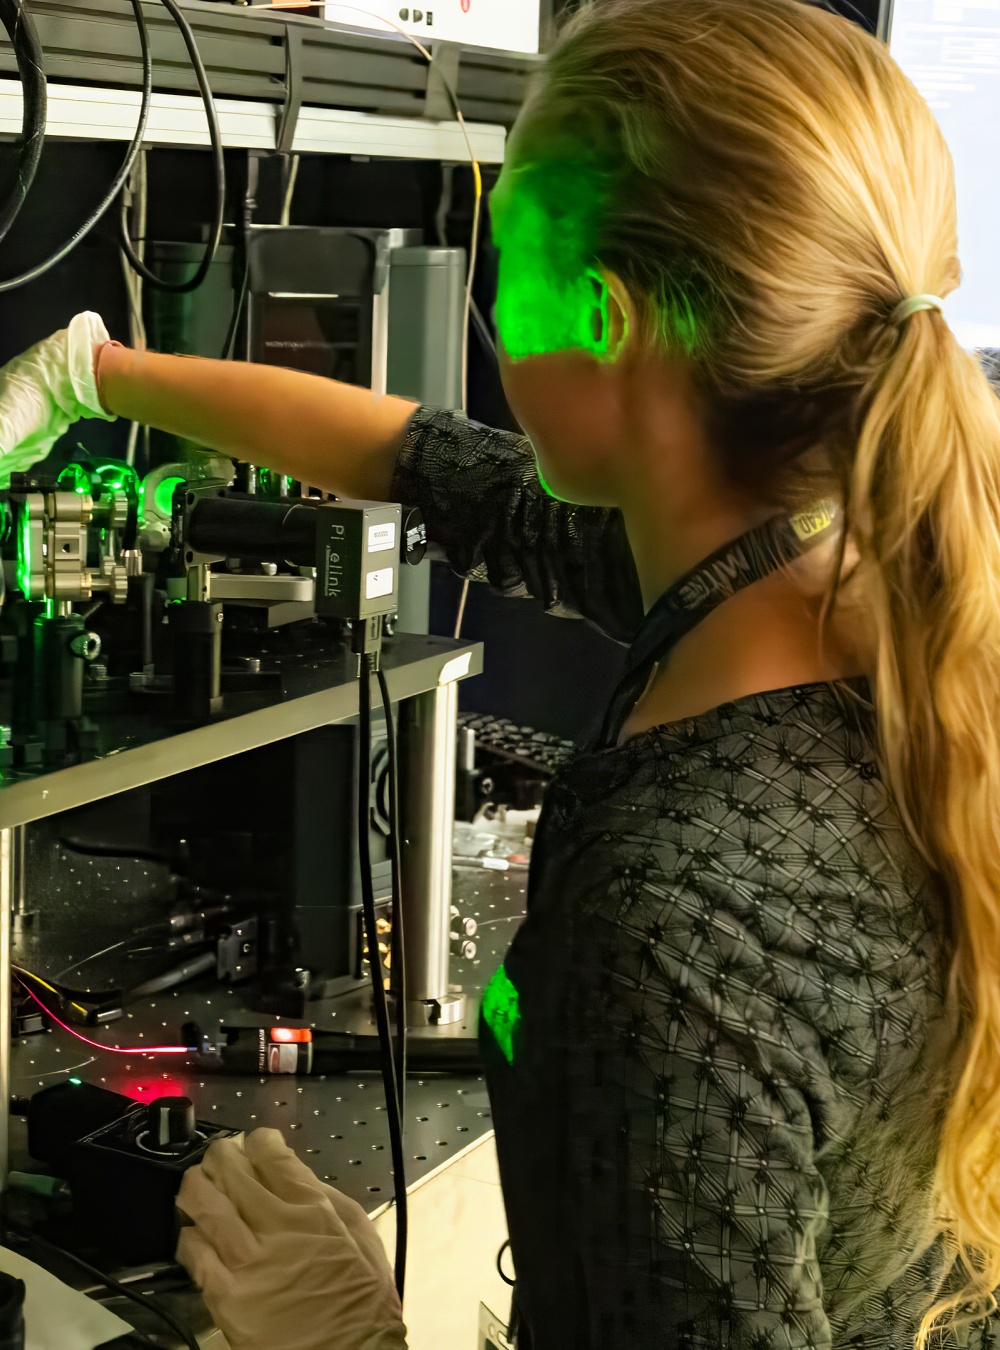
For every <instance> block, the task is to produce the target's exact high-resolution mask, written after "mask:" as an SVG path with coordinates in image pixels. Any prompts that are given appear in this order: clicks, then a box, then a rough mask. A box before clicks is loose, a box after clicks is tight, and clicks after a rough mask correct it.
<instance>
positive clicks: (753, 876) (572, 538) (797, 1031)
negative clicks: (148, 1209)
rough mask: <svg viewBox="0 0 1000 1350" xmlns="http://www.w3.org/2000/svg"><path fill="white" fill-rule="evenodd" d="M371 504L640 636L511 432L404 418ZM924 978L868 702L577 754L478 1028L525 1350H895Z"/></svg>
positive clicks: (924, 1041)
mask: <svg viewBox="0 0 1000 1350" xmlns="http://www.w3.org/2000/svg"><path fill="white" fill-rule="evenodd" d="M394 495H395V496H396V497H397V499H399V500H402V501H403V502H405V503H406V504H416V505H420V506H421V507H422V508H423V510H424V512H425V515H426V517H427V521H428V526H429V534H430V537H431V538H432V539H434V540H435V541H436V542H437V543H439V544H440V545H441V546H442V547H443V548H444V549H445V551H446V553H447V556H448V558H449V560H450V561H451V563H452V565H453V566H454V567H455V568H456V569H457V570H459V571H460V572H464V573H466V574H470V575H472V576H476V577H481V578H484V579H487V580H489V581H490V582H491V583H492V584H493V585H495V586H497V587H498V588H499V589H501V590H502V591H505V592H507V593H510V594H524V593H529V594H532V595H534V596H536V597H537V598H539V599H540V600H541V601H542V602H543V603H544V604H545V605H546V606H547V607H548V608H549V609H553V610H555V609H558V610H559V611H561V612H564V613H565V612H575V613H579V614H582V615H585V616H586V617H587V618H589V619H590V620H591V621H592V622H594V623H596V624H598V625H599V626H601V627H602V628H604V629H605V631H607V632H608V633H610V634H611V635H612V636H614V637H616V638H618V639H619V640H627V639H628V638H629V636H630V635H631V634H632V633H633V632H634V631H635V628H636V627H637V625H638V622H639V620H640V618H641V601H640V597H639V592H638V586H637V581H636V576H635V570H634V566H633V563H632V559H631V555H630V553H629V549H628V544H627V541H626V538H625V534H624V530H623V527H622V522H621V519H620V517H619V516H618V514H617V513H615V512H613V511H601V510H595V509H590V508H587V509H584V508H579V507H569V506H565V505H561V504H559V503H557V502H555V501H552V500H551V499H549V498H548V497H547V496H546V495H545V494H544V492H543V491H542V489H541V488H540V486H539V485H538V481H537V475H536V473H535V471H534V467H533V459H532V456H531V452H530V447H529V446H528V444H527V442H526V441H524V440H523V439H522V438H520V437H517V436H514V435H511V434H509V433H505V432H498V431H494V430H490V429H488V428H485V427H480V426H477V425H476V424H474V423H471V422H468V421H466V420H465V419H464V418H462V417H461V416H460V415H458V414H454V413H444V412H438V411H433V410H430V409H426V408H421V409H419V410H418V411H417V413H416V414H415V416H414V419H413V422H412V424H411V427H410V430H409V432H408V435H407V438H406V442H405V445H404V448H403V451H402V455H401V457H400V460H399V465H398V471H397V475H396V482H395V489H394ZM567 678H571V673H570V672H568V673H567ZM948 954H949V942H948V937H947V926H946V922H945V919H944V911H943V907H942V904H941V901H940V899H939V897H938V895H937V893H936V892H935V891H934V890H933V889H932V888H931V887H930V886H929V885H928V884H927V883H926V881H925V880H924V878H923V875H922V873H921V870H920V867H919V866H918V865H917V863H916V860H915V858H914V856H913V854H912V852H911V850H910V848H909V847H908V845H907V843H906V841H905V839H904V837H903V835H902V833H901V830H900V827H899V824H898V822H897V820H896V818H895V816H894V815H893V813H892V811H891V809H890V808H889V806H888V805H887V801H886V796H885V792H884V790H883V786H882V784H881V782H880V779H879V772H878V767H877V764H876V758H875V751H874V725H873V717H872V711H871V708H870V705H869V704H868V702H867V689H866V686H864V685H863V684H854V685H851V686H848V685H836V686H835V685H812V686H808V687H805V688H796V689H786V690H781V691H777V692H774V693H767V694H761V695H756V696H753V697H750V698H744V699H739V700H737V701H736V702H734V703H731V704H727V705H725V706H724V707H722V708H719V709H717V710H716V711H714V712H711V713H708V714H706V715H704V716H702V717H697V718H693V719H691V720H689V721H686V722H683V723H679V724H675V725H671V726H665V727H660V728H657V729H655V730H653V731H650V732H647V733H645V734H644V735H641V736H639V737H637V738H635V739H634V740H632V741H629V742H628V743H626V744H625V745H623V746H621V747H619V748H616V749H611V750H606V751H603V752H600V753H582V754H580V755H579V756H578V757H577V758H576V759H575V760H574V761H573V762H572V763H571V764H570V765H569V766H568V767H567V768H566V769H565V770H564V771H563V772H562V773H561V775H560V776H559V778H558V779H557V780H556V782H555V783H554V784H553V786H552V788H551V789H550V791H549V793H548V797H547V800H546V804H545V809H544V811H543V814H542V820H541V822H540V825H539V830H538V834H537V836H536V840H535V845H534V857H533V862H532V872H531V884H530V888H529V906H528V917H527V919H526V920H525V922H524V924H523V926H522V927H521V929H520V931H519V933H518V935H517V937H516V938H515V941H514V943H513V946H512V948H511V950H510V952H509V954H508V956H507V958H506V960H505V963H504V969H503V972H501V974H500V975H498V977H497V980H495V981H494V983H493V986H491V990H490V991H488V996H487V999H486V1001H485V1005H484V1006H485V1009H486V1017H485V1025H484V1028H483V1034H482V1040H483V1052H484V1058H485V1062H486V1066H487V1079H488V1084H489V1090H490V1096H491V1101H492V1106H493V1115H494V1120H495V1125H496V1138H497V1149H498V1154H499V1159H500V1170H501V1177H502V1181H503V1188H504V1199H505V1204H506V1208H507V1217H508V1224H509V1231H510V1238H511V1250H512V1255H513V1259H514V1264H515V1267H516V1272H517V1279H518V1290H517V1302H518V1305H519V1309H520V1316H521V1327H520V1331H519V1338H518V1346H519V1347H531V1350H555V1348H556V1347H563V1346H565V1347H574V1350H576V1347H580V1348H581V1350H638V1348H640V1347H647V1346H648V1347H657V1348H660V1347H662V1348H663V1350H667V1348H668V1347H691V1350H726V1348H727V1347H733V1348H734V1350H736V1348H737V1347H738V1348H739V1350H744V1348H745V1350H779V1347H780V1350H799V1348H801V1350H806V1348H807V1347H808V1348H809V1350H820V1348H821V1347H823V1348H824V1350H825V1348H826V1347H847V1346H855V1347H859V1348H863V1350H876V1348H878V1350H908V1348H909V1347H910V1346H912V1344H913V1338H914V1335H915V1332H916V1329H917V1324H918V1317H919V1313H920V1312H921V1311H923V1304H924V1302H925V1300H926V1296H927V1293H928V1292H929V1289H930V1281H931V1275H932V1273H934V1272H935V1271H936V1261H937V1258H938V1249H937V1247H934V1246H931V1247H929V1246H928V1243H927V1241H926V1238H924V1237H923V1233H924V1231H925V1227H926V1220H927V1217H928V1209H929V1185H930V1179H931V1174H932V1168H933V1163H934V1158H935V1153H936V1143H937V1138H938V1134H939V1130H940V1123H941V1118H942V1111H943V1107H944V1105H945V1103H946V1101H947V1097H948V1091H949V1088H950V1084H947V1083H945V1081H944V1079H945V1076H946V1075H945V1071H944V1070H943V1069H942V1068H940V1067H939V1068H938V1069H937V1070H936V1071H935V1070H934V1066H935V1065H941V1064H944V1063H949V1062H951V1061H950V1059H949V1056H948V1051H947V1046H948V1029H947V1022H946V1018H945V1017H944V990H945V981H946V975H947V966H948ZM995 1325H996V1323H995V1322H990V1323H988V1324H986V1325H985V1326H984V1324H982V1323H980V1324H978V1325H977V1326H976V1327H975V1328H974V1329H973V1331H972V1332H971V1333H965V1334H963V1335H962V1336H959V1337H956V1336H952V1337H951V1339H950V1340H946V1341H945V1342H943V1344H945V1345H955V1344H967V1345H969V1346H970V1347H973V1348H974V1350H978V1347H980V1346H987V1345H992V1344H993V1342H994V1328H995Z"/></svg>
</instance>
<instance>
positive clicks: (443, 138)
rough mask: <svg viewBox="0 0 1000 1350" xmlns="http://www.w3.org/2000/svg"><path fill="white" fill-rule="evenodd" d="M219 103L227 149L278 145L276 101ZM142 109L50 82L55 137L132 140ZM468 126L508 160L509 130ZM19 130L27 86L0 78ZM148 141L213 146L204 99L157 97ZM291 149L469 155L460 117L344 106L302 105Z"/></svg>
mask: <svg viewBox="0 0 1000 1350" xmlns="http://www.w3.org/2000/svg"><path fill="white" fill-rule="evenodd" d="M217 107H218V110H219V124H220V126H221V128H222V140H223V144H224V145H225V146H226V148H227V149H237V148H239V149H249V150H273V149H274V148H275V130H276V122H275V109H274V107H273V106H271V105H269V104H267V103H253V102H251V101H250V100H236V99H219V100H218V102H217ZM138 112H139V95H138V94H137V93H133V92H132V91H131V90H128V89H101V88H97V87H87V86H82V85H59V84H50V85H49V100H48V135H49V136H59V137H70V138H73V139H76V140H79V139H82V138H85V139H87V140H102V141H104V140H112V141H127V140H129V139H130V138H131V136H132V133H133V132H134V130H135V124H136V119H137V117H138ZM466 129H467V130H468V133H469V140H470V142H471V144H472V149H473V152H474V153H475V155H476V158H477V159H478V160H479V161H480V163H483V164H499V163H502V162H503V155H504V141H505V139H506V132H505V130H504V128H503V127H498V126H482V125H479V124H477V123H469V122H466ZM20 130H21V87H20V85H19V84H18V82H17V81H16V80H12V79H9V78H0V135H3V136H15V135H17V133H18V132H19V131H20ZM146 141H147V143H148V144H149V145H171V146H207V145H208V130H207V127H206V125H205V109H204V108H203V106H202V103H201V99H199V98H197V97H191V96H190V95H188V94H154V96H153V106H152V109H151V112H150V118H149V130H148V133H147V136H146ZM292 149H293V150H294V151H297V152H302V153H305V154H336V155H371V156H376V155H378V156H384V157H386V158H390V159H440V160H446V161H454V162H456V163H461V162H463V161H467V160H468V158H469V153H468V150H467V149H466V145H465V138H464V136H463V135H462V131H461V128H460V127H459V125H458V123H457V122H434V121H431V120H430V119H428V118H420V117H409V118H406V117H382V116H380V115H378V114H374V113H371V114H369V113H363V112H357V111H354V110H351V109H344V108H310V107H305V108H303V109H302V111H301V113H300V114H299V118H298V123H297V126H296V131H295V138H294V141H293V143H292Z"/></svg>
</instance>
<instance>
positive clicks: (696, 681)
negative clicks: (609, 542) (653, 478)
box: [621, 499, 870, 740]
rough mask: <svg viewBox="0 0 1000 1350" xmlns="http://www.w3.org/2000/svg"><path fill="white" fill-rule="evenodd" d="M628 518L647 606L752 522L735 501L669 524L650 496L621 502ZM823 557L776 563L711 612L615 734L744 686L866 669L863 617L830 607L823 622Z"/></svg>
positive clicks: (679, 714)
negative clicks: (784, 567)
mask: <svg viewBox="0 0 1000 1350" xmlns="http://www.w3.org/2000/svg"><path fill="white" fill-rule="evenodd" d="M647 500H648V499H647ZM688 519H689V520H690V519H692V518H691V517H689V518H688ZM625 521H626V528H627V531H628V535H629V541H630V544H631V545H632V549H633V556H634V558H635V562H636V568H637V571H638V574H639V581H640V585H641V587H642V594H643V601H644V604H645V607H646V609H647V610H648V609H649V608H650V606H651V605H652V604H653V603H654V602H655V601H656V600H657V599H658V598H659V596H660V595H662V594H663V592H664V591H665V590H667V589H668V588H669V586H670V585H671V584H672V583H673V582H674V581H676V580H677V578H678V577H679V576H681V575H683V573H684V572H685V571H687V570H689V569H690V568H691V567H693V566H696V565H697V563H698V562H700V561H701V560H702V559H703V558H705V557H706V556H707V555H708V554H710V553H711V552H713V551H714V550H715V549H716V548H718V547H720V546H721V545H722V544H724V543H727V542H729V541H730V540H732V539H735V538H737V537H738V536H739V535H740V534H742V533H744V532H745V531H746V530H747V529H749V528H751V526H752V525H753V524H756V523H758V522H757V521H756V520H752V519H749V518H747V517H746V516H743V517H742V518H741V517H740V515H739V514H738V513H737V512H736V511H735V510H734V511H733V512H731V513H729V514H727V513H725V512H721V511H719V512H716V513H715V514H714V515H713V516H712V517H711V518H709V517H708V516H705V515H703V516H702V517H701V518H700V524H699V526H698V527H697V528H692V527H691V525H690V524H687V523H682V522H680V521H677V520H675V521H674V528H671V526H670V524H669V523H667V522H665V521H664V519H663V516H662V515H661V514H658V513H656V512H655V511H651V510H650V509H649V507H648V505H647V504H646V503H644V504H643V506H642V507H641V508H639V509H638V510H631V511H629V510H626V511H625ZM829 566H830V560H829V559H827V560H826V561H824V560H822V559H820V558H818V557H817V558H811V559H810V560H809V565H808V566H807V567H800V568H798V569H796V570H795V571H794V572H787V571H783V572H776V573H773V574H772V575H771V576H768V577H766V578H764V579H763V580H761V581H759V582H756V583H755V584H754V585H752V586H748V587H746V588H745V589H744V590H742V591H739V592H737V594H736V595H734V596H732V597H731V598H730V599H729V600H727V601H725V602H724V603H723V604H722V605H720V606H719V607H718V609H716V610H714V611H713V612H712V613H711V614H709V615H708V617H707V618H706V619H704V620H703V621H702V622H701V623H700V624H699V625H698V626H697V627H696V628H695V629H693V630H692V632H690V633H689V634H688V635H687V636H686V637H684V638H683V639H682V640H681V641H680V642H679V643H678V644H677V647H676V648H675V649H674V650H673V652H672V653H671V655H670V658H669V660H668V661H666V662H665V663H664V664H663V665H662V666H661V668H660V669H658V670H657V672H656V674H655V676H654V678H653V679H652V681H651V682H650V685H649V688H648V689H647V690H646V693H645V694H644V695H643V697H642V699H640V701H639V703H638V704H637V705H636V707H635V709H634V710H633V712H632V714H631V716H630V717H629V719H628V721H627V722H626V724H625V727H624V728H623V731H622V735H621V740H628V739H629V738H630V737H632V736H635V735H637V734H639V733H640V732H642V731H645V730H647V729H648V728H650V727H653V726H660V725H662V724H664V723H669V722H677V721H681V720H683V719H684V718H687V717H694V716H697V715H698V714H699V713H704V712H708V711H710V710H711V709H712V708H716V707H718V706H719V705H720V704H723V703H728V702H731V701H732V700H733V699H736V698H743V697H745V696H746V695H748V694H757V693H764V692H766V691H767V690H771V689H783V688H787V687H789V686H791V685H800V684H813V683H818V682H823V681H831V680H838V679H846V678H848V677H851V676H856V675H864V674H866V673H868V672H869V667H870V661H869V659H868V656H867V654H866V652H865V650H864V641H863V637H862V634H861V632H860V629H859V626H858V625H857V624H856V623H855V624H852V623H851V622H849V621H847V617H846V615H845V614H843V613H836V612H835V613H834V615H833V616H831V618H830V619H829V621H828V622H827V623H825V624H824V622H823V609H824V599H825V595H826V591H827V588H828V584H829Z"/></svg>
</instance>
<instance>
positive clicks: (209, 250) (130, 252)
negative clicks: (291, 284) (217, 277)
mask: <svg viewBox="0 0 1000 1350" xmlns="http://www.w3.org/2000/svg"><path fill="white" fill-rule="evenodd" d="M163 6H164V8H165V9H166V10H167V12H168V13H169V15H170V17H171V18H172V19H173V21H174V23H175V24H176V25H177V27H178V28H179V29H180V33H181V37H182V38H183V39H184V46H185V47H186V48H187V53H188V56H189V57H190V58H191V65H192V67H193V68H194V74H195V79H196V80H197V81H198V89H199V91H200V93H201V99H202V102H203V103H204V105H205V117H206V118H207V120H208V136H209V140H210V141H211V145H212V167H213V170H214V172H215V214H214V218H213V220H212V231H211V234H210V236H209V240H208V243H207V245H206V246H205V252H204V254H203V256H202V259H201V262H200V263H199V264H198V267H197V269H196V270H195V271H194V273H192V275H191V276H190V277H188V279H187V281H164V280H163V278H162V277H158V276H157V275H156V273H155V272H152V271H150V269H149V268H148V267H147V266H146V264H145V263H144V262H143V260H142V258H140V257H139V254H138V253H137V252H136V250H135V246H134V244H133V242H132V239H131V237H130V235H129V232H128V215H127V207H126V203H125V201H124V199H123V200H122V210H121V216H120V219H119V225H120V230H121V246H122V251H123V252H124V254H125V256H126V257H127V258H128V260H129V263H130V264H131V265H132V267H133V268H134V270H135V271H136V272H138V273H139V275H140V276H141V277H142V278H143V280H144V281H146V282H148V283H149V285H150V286H152V287H153V288H154V290H158V291H170V292H173V293H174V294H183V293H185V292H187V291H194V290H197V289H198V287H199V286H200V285H201V284H202V282H203V281H204V280H205V278H206V277H207V276H208V272H209V268H210V267H211V266H212V263H213V262H214V261H215V255H216V254H217V253H218V251H219V240H220V239H221V238H222V226H223V219H224V216H225V211H226V161H225V156H224V155H223V153H222V132H221V131H220V129H219V114H218V111H217V110H216V107H215V99H214V98H213V96H212V88H211V85H210V84H209V82H208V74H207V73H206V71H205V63H204V61H203V60H202V59H201V53H200V52H199V50H198V44H197V42H195V37H194V33H193V32H192V31H191V25H190V24H189V23H188V21H187V18H186V17H185V15H184V13H183V11H182V10H181V8H180V6H179V5H178V4H177V0H163Z"/></svg>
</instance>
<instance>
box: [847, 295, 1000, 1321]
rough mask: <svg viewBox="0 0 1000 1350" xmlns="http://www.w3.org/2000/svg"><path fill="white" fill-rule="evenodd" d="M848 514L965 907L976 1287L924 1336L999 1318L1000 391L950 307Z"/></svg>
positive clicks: (953, 1201)
mask: <svg viewBox="0 0 1000 1350" xmlns="http://www.w3.org/2000/svg"><path fill="white" fill-rule="evenodd" d="M850 510H851V515H852V521H853V530H854V537H855V540H856V541H857V543H858V545H859V548H860V551H861V554H862V558H863V559H864V561H865V562H866V563H867V564H868V566H867V567H866V574H867V575H866V576H865V595H866V599H867V600H868V601H869V603H870V604H871V605H872V607H873V611H874V620H875V628H876V632H877V638H878V660H877V672H878V673H877V699H876V706H877V708H878V722H879V734H880V739H881V752H882V759H883V763H884V767H885V770H886V775H887V779H888V782H889V784H890V786H891V789H892V792H893V795H894V798H895V801H896V803H897V807H898V809H899V811H900V814H901V816H902V818H903V821H904V823H905V825H906V826H907V829H908V832H909V834H910V836H911V838H912V839H913V840H914V841H915V842H916V843H917V845H918V847H920V848H921V850H922V852H923V854H924V857H925V859H926V861H927V862H928V864H929V865H930V867H931V868H932V869H933V871H934V872H935V873H936V874H937V875H938V876H940V877H941V878H942V879H943V881H944V883H945V885H946V887H947V892H948V894H949V897H950V899H951V902H952V903H951V905H950V907H949V913H950V918H951V923H952V927H953V939H954V942H955V950H954V957H953V961H952V966H951V972H950V979H949V998H950V999H951V1001H952V1003H953V1005H954V1006H955V1007H956V1008H958V1009H960V1010H961V1012H962V1014H963V1023H964V1027H965V1043H964V1047H963V1053H964V1065H963V1067H962V1071H961V1076H960V1078H959V1080H958V1082H957V1085H956V1088H955V1090H954V1095H953V1097H952V1100H951V1102H950V1105H949V1108H948V1111H947V1115H946V1118H945V1122H944V1126H943V1130H942V1134H941V1140H940V1144H939V1152H938V1160H937V1171H936V1177H935V1197H934V1203H935V1206H936V1213H937V1218H938V1220H939V1221H940V1222H941V1228H942V1235H943V1237H944V1238H945V1244H944V1245H945V1249H946V1250H947V1251H948V1252H949V1253H950V1255H951V1258H952V1260H953V1259H954V1258H955V1257H958V1259H959V1261H960V1266H961V1269H962V1272H963V1274H964V1276H965V1284H964V1286H963V1287H961V1288H960V1289H959V1290H958V1291H956V1292H952V1293H951V1294H950V1295H949V1296H947V1297H942V1298H941V1299H940V1301H938V1302H937V1303H935V1305H934V1307H933V1308H932V1309H931V1310H929V1311H928V1312H927V1314H926V1315H925V1316H924V1318H923V1321H922V1322H921V1325H920V1330H919V1335H918V1344H919V1345H921V1346H923V1344H924V1343H925V1339H926V1337H927V1335H928V1333H929V1331H930V1329H931V1327H932V1324H933V1323H934V1322H935V1321H937V1320H938V1319H941V1318H943V1317H944V1316H945V1315H946V1314H950V1313H962V1315H961V1316H959V1317H954V1318H949V1319H948V1323H949V1324H955V1325H961V1324H962V1323H967V1322H969V1321H971V1320H973V1319H974V1318H976V1317H982V1316H983V1315H985V1314H986V1313H988V1312H991V1311H993V1310H994V1309H995V1308H996V1306H997V1304H996V1300H995V1298H994V1290H995V1289H996V1288H997V1287H998V1286H1000V400H998V399H997V398H996V397H995V395H994V394H993V392H992V390H991V388H990V386H989V384H988V383H987V380H986V377H985V375H984V373H983V371H982V370H981V368H980V367H979V366H978V364H977V362H976V361H975V360H974V359H973V358H972V357H971V356H969V355H968V353H966V352H964V351H963V350H962V349H961V348H960V347H959V345H958V343H957V342H956V341H955V338H954V337H953V335H952V334H951V332H950V331H949V329H948V327H947V325H946V323H945V321H944V319H943V317H942V316H941V315H939V314H937V313H934V312H930V311H929V312H925V313H920V314H915V315H914V316H913V317H912V318H910V319H908V320H907V321H906V323H905V324H904V326H903V328H902V330H901V333H900V338H899V341H898V346H897V348H896V350H895V352H894V353H893V355H892V356H891V358H890V359H889V361H888V364H887V366H886V369H885V371H884V373H883V374H882V376H881V377H880V378H879V379H878V380H877V382H876V385H875V388H874V390H873V391H872V393H871V396H870V403H869V406H868V411H867V416H866V417H865V420H864V423H863V426H862V428H861V433H860V436H859V438H858V443H857V449H856V452H855V458H854V465H853V472H852V475H851V485H850ZM950 1264H951V1262H946V1269H945V1270H943V1271H942V1283H943V1280H944V1277H945V1276H946V1275H947V1273H948V1271H947V1266H948V1265H950ZM940 1288H941V1285H940V1283H939V1286H938V1290H936V1291H935V1297H937V1295H938V1294H939V1293H940Z"/></svg>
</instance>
